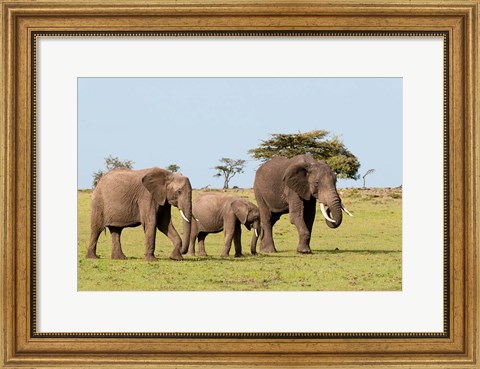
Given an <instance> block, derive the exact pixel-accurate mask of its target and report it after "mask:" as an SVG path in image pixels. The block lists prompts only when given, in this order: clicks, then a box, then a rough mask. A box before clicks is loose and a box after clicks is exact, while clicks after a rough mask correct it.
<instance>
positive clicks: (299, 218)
mask: <svg viewBox="0 0 480 369" xmlns="http://www.w3.org/2000/svg"><path fill="white" fill-rule="evenodd" d="M299 201H301V200H299ZM290 208H291V209H294V210H293V211H291V212H290V223H292V224H294V225H295V227H297V232H298V246H297V252H299V253H301V254H311V253H312V250H310V236H311V229H309V227H308V226H307V224H306V222H305V211H304V208H303V204H302V206H291V207H290Z"/></svg>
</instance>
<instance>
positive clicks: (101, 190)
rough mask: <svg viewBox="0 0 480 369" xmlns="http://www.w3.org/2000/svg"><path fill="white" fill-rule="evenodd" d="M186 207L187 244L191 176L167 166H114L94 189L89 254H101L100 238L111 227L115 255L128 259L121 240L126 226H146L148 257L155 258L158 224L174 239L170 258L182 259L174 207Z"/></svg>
mask: <svg viewBox="0 0 480 369" xmlns="http://www.w3.org/2000/svg"><path fill="white" fill-rule="evenodd" d="M172 205H173V206H175V207H177V208H178V209H180V210H182V211H183V213H184V215H185V218H186V219H187V220H188V221H186V220H183V237H184V238H183V240H184V244H183V248H184V249H185V252H186V250H187V248H188V240H189V239H190V231H191V224H192V223H191V218H192V187H191V185H190V181H189V179H188V178H187V177H184V176H182V175H179V174H174V173H172V172H169V171H168V170H165V169H160V168H149V169H142V170H130V169H126V168H119V169H114V170H112V171H111V172H109V173H107V174H106V175H104V176H103V177H102V178H101V179H100V181H99V182H98V184H97V187H96V188H95V190H94V191H93V193H92V213H91V235H90V244H89V246H88V251H87V255H86V257H87V258H92V259H93V258H97V255H96V250H97V240H98V237H99V235H100V233H101V232H102V231H103V230H104V229H105V228H106V227H108V229H109V230H110V232H111V233H112V259H126V256H125V255H124V253H123V251H122V247H121V244H120V235H121V233H122V230H123V228H126V227H137V226H139V225H142V226H143V229H144V231H145V260H147V261H154V260H156V258H155V256H154V251H155V233H156V229H157V228H158V230H159V231H161V232H162V233H164V234H165V235H166V236H167V237H168V238H169V239H170V241H172V243H173V246H174V249H173V251H172V254H171V255H170V258H171V259H173V260H182V259H183V257H182V252H181V251H182V240H181V238H180V236H179V235H178V232H177V231H176V229H175V227H174V226H173V224H172V218H171V207H172Z"/></svg>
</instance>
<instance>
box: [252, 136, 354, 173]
mask: <svg viewBox="0 0 480 369" xmlns="http://www.w3.org/2000/svg"><path fill="white" fill-rule="evenodd" d="M248 153H249V154H250V155H251V156H252V157H253V158H255V159H259V160H261V161H267V160H269V159H271V158H272V157H274V156H275V155H279V156H283V157H285V158H293V157H294V156H296V155H301V154H307V153H309V154H311V155H312V156H313V157H314V158H315V160H325V161H326V162H327V163H328V165H329V166H330V168H331V169H332V170H333V171H334V172H335V173H336V174H337V177H338V178H350V179H355V180H357V179H358V178H359V174H358V169H359V168H360V162H359V161H358V159H357V157H356V156H355V155H353V154H352V153H351V152H350V151H349V150H348V149H347V148H346V147H345V145H344V144H343V142H342V140H341V139H340V137H338V136H335V135H330V133H329V132H328V131H325V130H318V129H317V130H313V131H309V132H303V133H302V132H298V133H274V134H272V135H271V137H270V138H269V139H267V140H263V141H262V142H261V144H260V145H259V146H258V147H257V148H254V149H250V150H248Z"/></svg>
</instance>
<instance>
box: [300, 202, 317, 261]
mask: <svg viewBox="0 0 480 369" xmlns="http://www.w3.org/2000/svg"><path fill="white" fill-rule="evenodd" d="M316 205H317V203H316V200H311V201H308V202H305V207H304V209H303V220H304V221H305V225H306V226H307V229H308V232H309V238H308V250H309V251H310V253H311V252H312V250H311V248H310V241H311V237H312V229H313V222H314V221H315V214H316ZM299 246H300V245H299ZM297 251H298V252H300V253H301V252H302V251H299V249H298V248H297ZM307 253H309V252H307Z"/></svg>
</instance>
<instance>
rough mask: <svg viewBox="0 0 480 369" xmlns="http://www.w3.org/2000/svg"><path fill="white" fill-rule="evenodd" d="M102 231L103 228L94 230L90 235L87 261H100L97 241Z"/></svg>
mask: <svg viewBox="0 0 480 369" xmlns="http://www.w3.org/2000/svg"><path fill="white" fill-rule="evenodd" d="M102 231H103V229H102V228H101V227H96V228H92V231H91V233H90V243H89V245H88V250H87V255H85V257H86V258H87V259H98V256H97V241H98V237H100V234H101V233H102Z"/></svg>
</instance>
